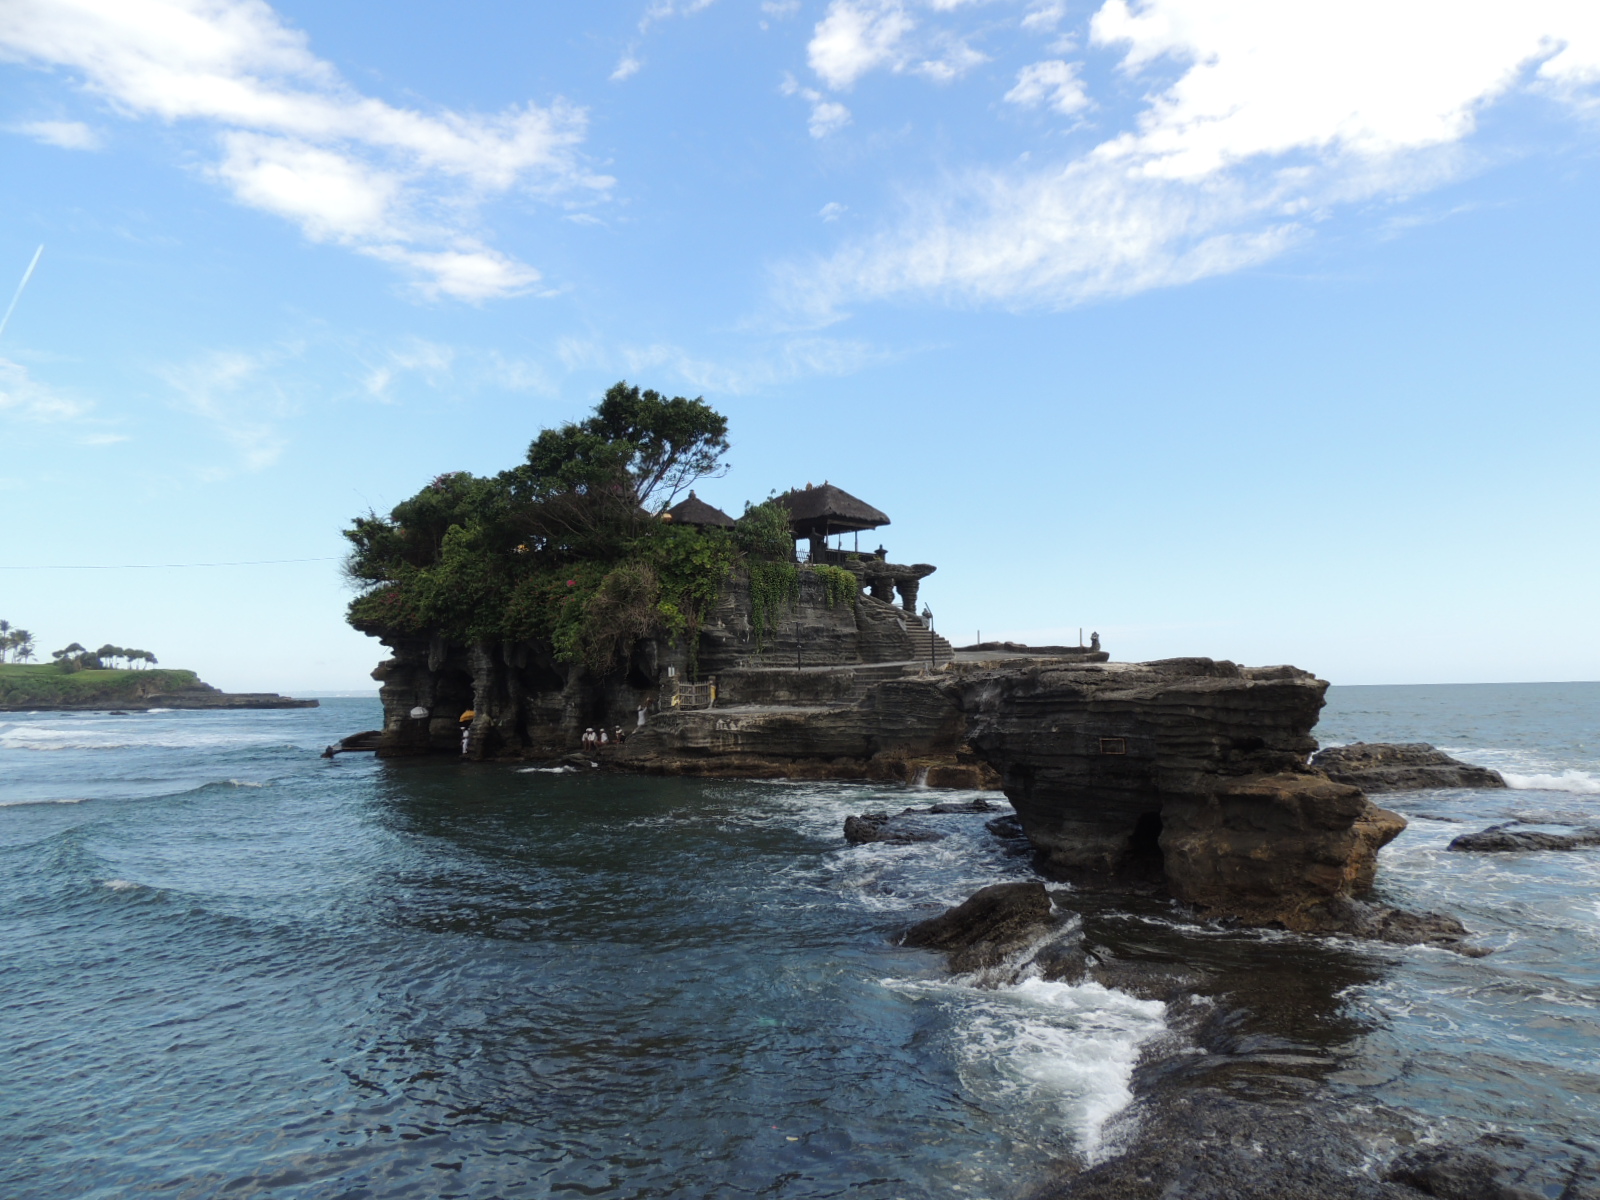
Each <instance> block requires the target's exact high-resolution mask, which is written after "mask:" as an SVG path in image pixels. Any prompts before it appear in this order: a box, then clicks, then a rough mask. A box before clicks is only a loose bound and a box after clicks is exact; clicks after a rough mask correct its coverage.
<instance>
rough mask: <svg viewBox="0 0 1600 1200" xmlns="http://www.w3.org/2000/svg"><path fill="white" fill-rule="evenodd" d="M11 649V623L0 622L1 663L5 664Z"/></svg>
mask: <svg viewBox="0 0 1600 1200" xmlns="http://www.w3.org/2000/svg"><path fill="white" fill-rule="evenodd" d="M9 649H11V622H10V621H0V662H5V660H6V651H7V650H9Z"/></svg>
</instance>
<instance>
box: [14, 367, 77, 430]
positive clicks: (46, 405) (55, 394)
mask: <svg viewBox="0 0 1600 1200" xmlns="http://www.w3.org/2000/svg"><path fill="white" fill-rule="evenodd" d="M88 412H89V406H88V405H87V404H85V403H83V402H82V401H80V400H74V399H72V398H71V397H70V396H67V395H65V394H64V393H62V392H61V391H59V390H57V389H56V388H53V387H50V386H49V385H48V384H44V383H40V382H39V381H38V380H36V379H34V378H33V377H32V376H31V375H29V374H28V369H27V368H26V367H24V366H22V365H21V364H20V363H15V362H12V361H11V360H10V359H9V358H0V417H8V418H14V419H16V420H22V421H28V422H33V423H38V424H45V423H51V422H57V421H77V420H81V419H82V418H83V417H85V416H87V415H88Z"/></svg>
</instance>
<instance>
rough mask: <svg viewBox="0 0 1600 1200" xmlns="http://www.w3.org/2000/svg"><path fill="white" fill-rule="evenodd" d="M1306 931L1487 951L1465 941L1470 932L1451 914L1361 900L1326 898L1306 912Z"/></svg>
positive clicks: (1476, 954)
mask: <svg viewBox="0 0 1600 1200" xmlns="http://www.w3.org/2000/svg"><path fill="white" fill-rule="evenodd" d="M1304 917H1305V925H1304V931H1305V932H1307V933H1343V934H1348V935H1349V936H1351V937H1358V938H1367V939H1369V940H1371V941H1375V942H1389V943H1391V944H1392V945H1396V946H1424V945H1427V946H1441V947H1443V948H1444V949H1446V950H1454V951H1456V952H1457V953H1458V954H1465V955H1467V956H1468V957H1469V958H1481V957H1483V956H1484V955H1487V954H1488V953H1489V952H1488V951H1487V950H1484V949H1482V948H1481V947H1478V946H1470V945H1467V944H1466V940H1467V939H1468V938H1469V937H1471V936H1472V933H1471V931H1470V930H1469V929H1467V927H1466V926H1465V925H1463V924H1462V923H1461V922H1460V921H1458V920H1456V919H1455V918H1454V917H1451V916H1447V915H1445V914H1444V913H1436V912H1422V913H1414V912H1406V911H1405V910H1404V909H1400V908H1388V907H1386V906H1384V905H1381V904H1368V903H1366V902H1364V901H1361V900H1345V899H1336V900H1327V901H1324V902H1323V903H1321V904H1318V905H1316V906H1314V907H1312V908H1310V909H1307V910H1306V912H1305V914H1304Z"/></svg>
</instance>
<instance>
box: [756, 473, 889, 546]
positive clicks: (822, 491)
mask: <svg viewBox="0 0 1600 1200" xmlns="http://www.w3.org/2000/svg"><path fill="white" fill-rule="evenodd" d="M777 499H778V503H779V504H781V505H783V506H784V507H785V508H787V509H788V510H789V527H790V528H791V529H793V530H794V535H795V536H796V537H812V538H819V537H827V536H828V535H829V534H833V533H850V532H853V531H855V530H860V529H876V528H878V526H880V525H887V524H888V523H889V518H888V516H887V515H885V514H884V513H882V512H880V511H879V510H878V509H876V508H873V507H872V505H870V504H868V503H867V502H866V501H865V500H857V499H856V498H855V497H854V496H852V495H851V494H850V493H849V492H847V491H845V490H843V489H842V488H836V487H834V486H833V484H831V483H824V484H823V485H822V486H821V487H812V486H811V485H810V484H809V483H808V484H806V486H805V487H803V488H795V489H794V490H793V491H789V492H785V493H784V494H783V495H781V496H779V497H778V498H777Z"/></svg>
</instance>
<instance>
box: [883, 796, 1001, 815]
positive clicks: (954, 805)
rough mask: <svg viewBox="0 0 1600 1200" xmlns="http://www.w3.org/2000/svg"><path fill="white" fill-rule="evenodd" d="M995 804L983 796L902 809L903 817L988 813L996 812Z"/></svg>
mask: <svg viewBox="0 0 1600 1200" xmlns="http://www.w3.org/2000/svg"><path fill="white" fill-rule="evenodd" d="M994 811H995V806H994V805H993V804H990V803H989V802H988V801H987V800H985V799H983V797H981V796H980V797H979V798H978V799H976V800H964V801H959V802H957V801H952V802H951V803H949V804H930V805H929V806H928V807H927V808H905V809H901V810H900V815H901V816H902V817H918V816H934V817H941V816H949V815H950V814H952V813H986V812H994Z"/></svg>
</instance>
